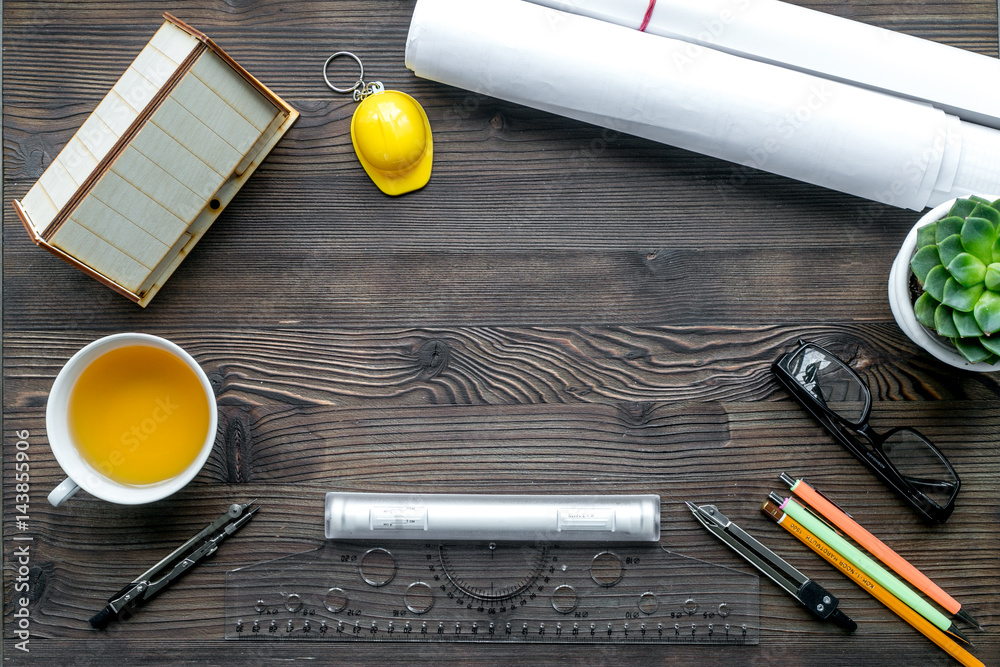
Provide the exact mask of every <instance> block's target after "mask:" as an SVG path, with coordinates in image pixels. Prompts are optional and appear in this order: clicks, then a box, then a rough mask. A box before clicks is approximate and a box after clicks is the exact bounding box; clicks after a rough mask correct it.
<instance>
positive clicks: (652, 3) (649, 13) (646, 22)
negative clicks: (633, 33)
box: [639, 0, 656, 32]
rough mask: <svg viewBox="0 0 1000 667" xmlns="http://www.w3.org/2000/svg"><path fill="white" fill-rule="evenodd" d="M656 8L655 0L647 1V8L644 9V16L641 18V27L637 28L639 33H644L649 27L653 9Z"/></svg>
mask: <svg viewBox="0 0 1000 667" xmlns="http://www.w3.org/2000/svg"><path fill="white" fill-rule="evenodd" d="M655 6H656V0H649V7H647V8H646V15H645V16H643V17H642V25H640V26H639V32H646V27H647V26H648V25H649V19H650V18H652V16H653V7H655Z"/></svg>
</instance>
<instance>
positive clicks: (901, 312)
mask: <svg viewBox="0 0 1000 667" xmlns="http://www.w3.org/2000/svg"><path fill="white" fill-rule="evenodd" d="M954 203H955V200H954V199H952V200H950V201H946V202H944V203H943V204H940V205H939V206H936V207H934V208H932V209H931V210H930V211H928V212H927V213H926V214H924V216H923V217H922V218H920V220H918V221H917V224H915V225H913V229H911V230H910V233H909V234H907V235H906V239H905V240H904V241H903V244H902V246H901V247H900V248H899V253H898V254H897V255H896V259H895V260H894V261H893V262H892V269H890V271H889V308H891V309H892V315H893V317H895V318H896V323H897V324H898V325H899V328H900V329H902V330H903V333H905V334H906V335H907V336H908V337H909V338H910V340H912V341H913V342H914V343H916V344H917V345H919V346H920V347H922V348H923V349H924V350H926V351H927V352H928V353H930V354H931V355H932V356H934V357H935V358H936V359H938V360H940V361H943V362H945V363H946V364H950V365H952V366H954V367H955V368H963V369H965V370H969V371H980V372H990V371H1000V365H996V366H994V365H993V364H984V363H978V364H973V363H970V362H969V361H968V360H967V359H966V358H965V357H963V356H962V355H961V354H959V352H958V350H956V349H955V348H954V347H952V346H951V345H949V344H947V343H946V342H944V341H942V340H941V339H940V338H938V337H937V336H936V335H934V334H932V333H931V332H929V331H928V330H927V329H925V328H924V325H922V324H920V322H918V321H917V317H916V315H914V314H913V303H912V302H911V301H910V259H911V258H912V257H913V252H914V251H915V250H916V247H917V231H918V230H919V229H920V228H921V227H923V226H924V225H927V224H930V223H932V222H937V221H938V220H940V219H941V218H943V217H945V216H946V215H947V214H948V211H949V210H951V205H952V204H954Z"/></svg>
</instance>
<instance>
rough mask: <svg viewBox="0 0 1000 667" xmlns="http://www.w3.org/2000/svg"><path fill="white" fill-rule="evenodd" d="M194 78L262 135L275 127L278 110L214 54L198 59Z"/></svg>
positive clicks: (204, 55)
mask: <svg viewBox="0 0 1000 667" xmlns="http://www.w3.org/2000/svg"><path fill="white" fill-rule="evenodd" d="M191 74H193V75H194V76H196V77H198V80H199V81H201V82H202V83H203V84H205V85H206V86H208V87H209V88H211V89H212V91H213V92H214V93H215V94H216V95H218V96H219V97H220V98H222V99H223V100H225V101H226V102H227V103H228V104H229V106H231V107H232V108H233V109H234V110H235V111H236V112H237V113H239V114H240V115H241V116H243V118H245V119H246V120H247V122H249V123H250V124H251V125H253V126H254V127H256V128H257V129H258V130H260V131H261V132H264V131H265V130H266V129H267V127H268V126H269V125H271V124H272V122H273V121H274V117H275V116H276V115H277V114H278V108H277V107H275V106H274V105H273V104H271V102H270V101H268V100H267V99H266V98H265V97H264V96H263V95H261V94H260V93H259V92H258V91H257V89H256V88H254V87H253V86H251V85H250V84H249V83H247V81H246V79H244V78H243V77H242V76H240V75H239V74H237V73H236V72H234V71H233V69H232V68H231V67H229V65H227V64H226V63H224V62H223V61H222V59H221V58H220V57H219V56H217V55H216V54H215V53H213V52H212V51H206V52H205V53H204V54H203V55H202V56H201V57H200V58H198V62H196V63H195V64H194V67H192V68H191Z"/></svg>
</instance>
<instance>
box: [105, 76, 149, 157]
mask: <svg viewBox="0 0 1000 667" xmlns="http://www.w3.org/2000/svg"><path fill="white" fill-rule="evenodd" d="M94 114H95V115H97V117H98V118H100V119H101V120H102V121H103V122H104V124H105V125H107V126H108V128H109V129H110V130H111V132H112V133H113V134H114V135H115V138H116V140H117V138H118V137H120V136H122V135H123V134H125V132H126V131H127V130H128V128H129V126H131V125H132V121H134V120H135V119H136V117H137V116H138V115H139V112H138V111H136V110H135V108H133V107H132V106H131V105H130V104H129V103H128V102H126V101H125V100H124V99H123V98H122V96H121V95H120V94H119V93H118V91H117V90H115V89H113V88H112V89H111V91H110V92H109V93H108V94H107V96H105V98H104V99H103V100H101V103H100V104H98V105H97V108H96V109H94ZM111 145H114V142H112V144H111ZM109 148H110V146H109ZM105 155H107V153H105ZM101 157H104V156H103V155H102V156H101Z"/></svg>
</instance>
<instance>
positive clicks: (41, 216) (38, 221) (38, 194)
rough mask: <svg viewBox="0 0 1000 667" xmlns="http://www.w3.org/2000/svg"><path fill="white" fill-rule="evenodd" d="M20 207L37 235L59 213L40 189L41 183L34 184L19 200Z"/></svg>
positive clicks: (43, 190) (42, 188)
mask: <svg viewBox="0 0 1000 667" xmlns="http://www.w3.org/2000/svg"><path fill="white" fill-rule="evenodd" d="M21 206H22V208H23V209H24V211H25V213H27V214H28V216H29V217H30V218H31V224H32V226H33V227H34V228H35V231H36V232H38V234H41V233H42V231H44V230H45V228H46V227H47V226H48V224H49V223H50V222H52V219H53V218H54V217H56V214H57V213H59V209H57V208H56V207H55V205H54V204H53V203H52V199H51V198H50V197H49V194H48V193H47V192H46V191H45V188H44V187H42V184H41V183H37V182H36V183H35V184H34V185H33V186H31V189H30V190H28V192H27V194H25V195H24V197H23V198H22V199H21Z"/></svg>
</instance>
